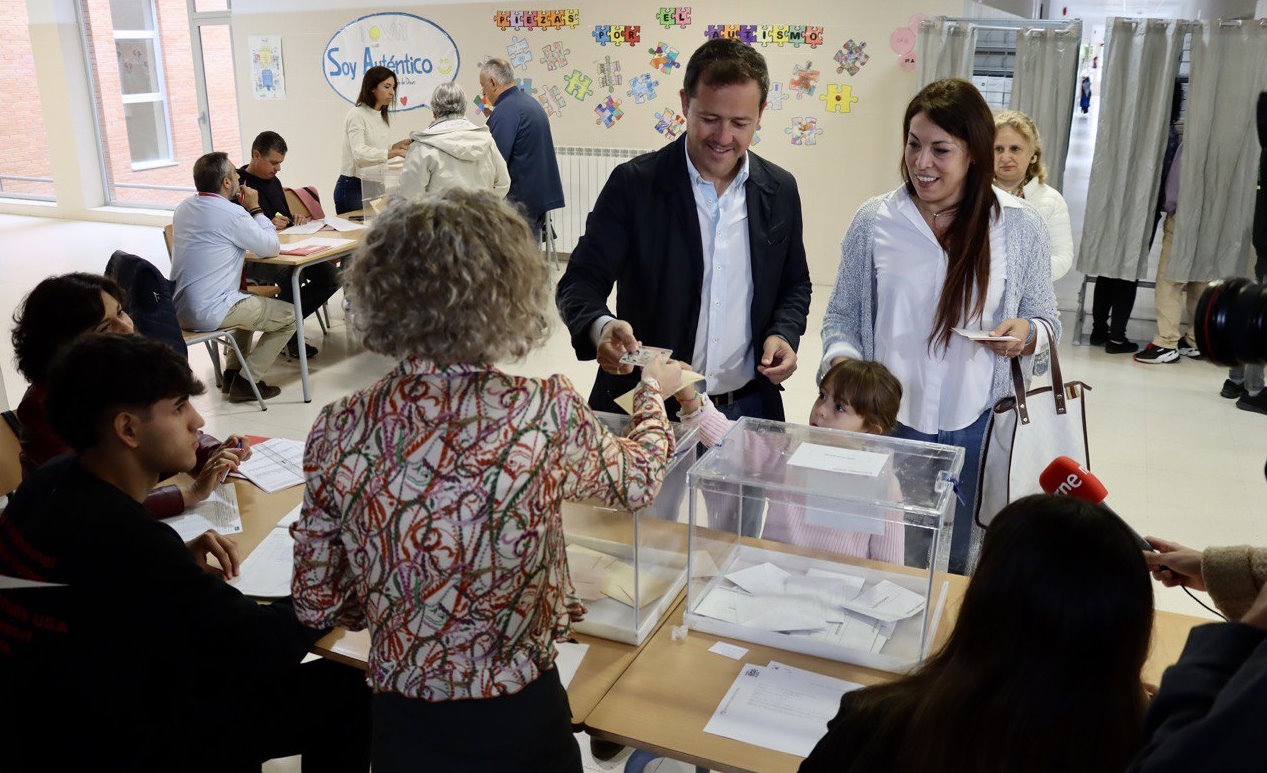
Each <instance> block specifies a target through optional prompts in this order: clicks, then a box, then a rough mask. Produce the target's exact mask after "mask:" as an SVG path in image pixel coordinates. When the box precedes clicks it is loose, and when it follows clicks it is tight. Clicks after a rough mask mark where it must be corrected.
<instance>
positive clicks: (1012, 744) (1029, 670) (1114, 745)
mask: <svg viewBox="0 0 1267 773" xmlns="http://www.w3.org/2000/svg"><path fill="white" fill-rule="evenodd" d="M1071 557H1072V558H1071ZM1071 561H1072V563H1071ZM1152 625H1153V592H1152V588H1151V587H1150V583H1149V580H1148V574H1147V569H1146V566H1145V564H1144V558H1143V556H1142V555H1140V551H1139V548H1138V547H1137V545H1136V543H1135V540H1134V537H1133V536H1132V535H1131V532H1130V530H1129V529H1128V528H1127V526H1126V525H1125V524H1124V523H1122V521H1121V520H1120V519H1119V518H1118V517H1117V516H1115V515H1113V514H1112V513H1111V512H1109V511H1107V510H1105V509H1104V508H1101V507H1099V506H1097V505H1093V504H1091V503H1089V502H1085V501H1082V500H1079V499H1075V498H1073V497H1057V496H1051V495H1048V494H1035V495H1032V496H1028V497H1024V498H1022V499H1019V500H1017V501H1015V502H1013V503H1012V504H1010V505H1008V506H1007V507H1005V508H1004V509H1003V510H1001V511H1000V512H999V514H998V516H997V517H996V518H995V520H994V521H993V522H992V523H991V524H990V528H989V529H988V530H987V531H986V535H985V542H984V545H983V547H982V550H981V562H980V564H979V565H978V567H977V571H976V573H975V574H974V575H973V576H972V579H971V581H970V582H969V583H968V587H967V589H966V590H965V591H964V595H963V602H962V604H961V605H960V608H959V616H958V619H957V620H956V621H955V626H954V630H953V631H951V633H950V638H949V639H948V640H947V641H946V644H945V645H944V646H943V647H942V648H941V649H940V650H939V651H937V652H936V653H935V654H934V655H933V656H932V657H931V658H929V659H928V660H927V661H925V662H924V664H923V665H921V666H920V667H919V668H917V669H916V670H915V672H914V673H913V674H911V675H909V676H906V677H903V678H901V679H898V680H897V681H895V682H890V683H888V684H883V685H878V686H874V687H866V688H863V689H860V690H855V691H853V692H847V693H845V695H844V696H843V697H842V698H841V700H840V710H839V712H838V713H837V714H836V716H835V717H834V718H833V719H832V720H830V721H829V722H828V723H827V734H826V735H825V736H823V738H822V739H821V740H820V741H819V742H818V745H817V746H815V747H814V750H813V751H812V752H810V755H809V757H807V758H806V759H805V761H804V762H803V763H802V764H801V767H800V770H801V773H819V772H820V771H831V772H832V773H840V772H842V771H848V773H870V772H872V771H875V772H876V773H880V771H883V772H884V773H917V772H918V773H923V772H924V771H934V770H935V771H939V773H961V772H962V773H980V771H1014V770H1015V771H1020V770H1023V771H1026V773H1067V771H1075V770H1076V771H1078V772H1079V773H1117V771H1121V770H1122V769H1123V768H1125V767H1126V765H1127V763H1129V761H1130V759H1131V757H1132V756H1133V755H1134V754H1135V752H1136V750H1137V749H1138V748H1139V744H1140V742H1141V740H1142V728H1143V718H1144V710H1145V708H1146V707H1147V698H1146V696H1145V693H1144V688H1143V685H1142V683H1141V682H1140V671H1141V669H1142V668H1143V666H1144V660H1145V659H1146V658H1147V657H1148V649H1149V637H1150V636H1151V634H1152Z"/></svg>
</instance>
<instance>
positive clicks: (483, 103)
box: [471, 94, 501, 120]
mask: <svg viewBox="0 0 1267 773" xmlns="http://www.w3.org/2000/svg"><path fill="white" fill-rule="evenodd" d="M471 101H472V102H474V103H475V109H476V110H478V111H480V113H481V114H483V115H488V114H489V113H491V112H493V103H492V102H489V101H488V100H487V99H484V95H483V94H476V95H475V99H472V100H471ZM498 120H501V119H500V118H499V119H498Z"/></svg>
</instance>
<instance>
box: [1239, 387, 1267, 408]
mask: <svg viewBox="0 0 1267 773" xmlns="http://www.w3.org/2000/svg"><path fill="white" fill-rule="evenodd" d="M1236 407H1237V408H1240V409H1241V410H1242V411H1253V412H1254V413H1267V389H1264V390H1263V391H1261V392H1259V393H1258V394H1256V395H1248V394H1247V395H1245V396H1244V397H1242V398H1241V399H1239V400H1237V401H1236Z"/></svg>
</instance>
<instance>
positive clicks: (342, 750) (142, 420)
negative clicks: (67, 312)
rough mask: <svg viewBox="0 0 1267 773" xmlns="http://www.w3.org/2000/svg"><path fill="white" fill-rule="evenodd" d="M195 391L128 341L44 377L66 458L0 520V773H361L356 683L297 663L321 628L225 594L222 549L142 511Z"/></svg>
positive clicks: (179, 372) (213, 537)
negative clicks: (282, 759) (268, 768)
mask: <svg viewBox="0 0 1267 773" xmlns="http://www.w3.org/2000/svg"><path fill="white" fill-rule="evenodd" d="M202 392H203V386H202V384H201V383H200V382H199V381H198V380H197V379H195V378H194V376H193V374H192V373H191V372H190V370H189V366H188V364H187V363H186V362H185V360H184V359H183V358H182V357H180V356H179V355H177V354H175V353H174V352H172V351H171V350H170V349H168V348H167V347H165V346H163V345H162V344H160V343H156V342H153V341H150V340H148V339H145V338H142V337H141V336H124V335H113V334H97V335H92V336H89V337H87V338H84V339H82V340H80V341H79V342H77V343H75V344H74V345H73V346H71V347H70V349H69V350H68V351H67V352H66V353H65V354H64V355H63V356H62V357H61V358H60V359H59V360H58V362H57V363H56V364H55V365H54V366H53V368H52V370H51V372H50V375H49V382H48V402H47V407H48V413H49V418H50V420H51V422H52V424H53V426H54V427H55V429H56V430H57V432H58V434H59V436H60V437H62V438H63V439H64V440H66V441H67V442H68V443H69V445H70V446H71V447H72V448H74V449H75V451H76V454H74V455H69V456H65V457H61V458H59V459H55V460H53V461H51V462H49V463H48V464H46V465H45V466H43V467H42V468H40V469H39V470H37V471H36V472H35V473H34V474H33V475H31V476H29V477H27V478H26V480H25V481H23V483H22V485H21V487H19V488H18V490H17V491H16V492H15V493H14V495H13V497H12V498H11V500H10V502H9V506H8V508H7V509H6V510H5V512H4V513H3V514H0V696H3V697H2V698H0V768H2V769H3V770H5V771H28V770H39V771H61V770H76V771H77V770H95V769H102V770H104V769H110V770H128V771H174V770H181V771H203V770H208V771H209V770H216V771H247V770H251V771H258V770H259V765H260V762H261V761H263V760H266V759H270V758H273V757H279V756H287V755H292V754H299V753H303V754H304V755H305V759H304V767H303V769H304V770H305V771H309V772H310V773H311V772H312V771H323V770H329V771H358V770H359V771H365V770H368V769H369V691H368V688H367V687H366V686H365V680H364V676H363V674H362V673H361V672H359V671H358V670H356V669H352V668H348V667H345V666H342V665H339V664H336V663H333V662H330V661H325V660H318V661H313V662H311V663H308V664H305V665H300V661H301V660H302V659H303V657H304V655H305V654H306V653H307V651H308V649H309V647H311V645H312V644H313V642H315V641H316V640H317V639H318V638H319V637H320V636H321V635H322V633H323V632H322V631H314V630H311V629H308V628H305V627H304V626H302V625H301V624H300V623H299V621H298V620H297V619H296V617H295V612H294V609H293V608H292V606H291V604H290V602H289V599H287V600H284V601H280V602H277V603H274V604H271V605H261V604H257V603H255V602H254V601H252V600H250V599H248V598H246V597H245V596H243V595H242V594H241V593H239V592H238V591H237V590H236V589H235V588H233V587H232V586H230V585H228V584H226V583H225V581H224V578H225V577H226V576H232V575H233V574H236V572H237V567H238V557H237V554H236V548H234V547H233V543H232V542H230V541H229V540H227V539H226V538H224V537H221V536H220V535H217V534H215V533H213V532H207V533H205V534H203V535H202V536H201V537H199V538H198V539H196V540H194V541H193V542H191V543H189V544H188V545H186V544H185V543H183V542H181V540H180V538H179V537H178V536H177V535H176V532H175V531H173V530H172V529H171V527H169V526H167V525H166V524H164V523H163V522H161V521H157V520H155V519H154V518H153V517H152V516H151V515H150V514H149V513H148V512H147V511H146V510H145V508H144V507H143V506H142V505H141V502H142V500H144V498H145V495H146V494H147V493H148V492H149V490H150V489H151V488H153V486H154V484H155V483H156V482H157V480H158V475H159V471H160V470H179V469H189V468H191V467H192V466H193V463H194V457H195V450H196V444H197V431H198V428H199V427H201V426H202V425H203V420H202V417H201V416H199V415H198V412H197V410H195V409H194V407H193V406H192V405H191V404H190V402H189V397H190V396H191V395H198V394H201V393H202ZM208 556H215V557H216V559H217V562H218V563H219V564H220V565H221V566H223V567H225V569H223V570H222V569H219V568H215V567H212V566H209V565H208V562H207V557H208Z"/></svg>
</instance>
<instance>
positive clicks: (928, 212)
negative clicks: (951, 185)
mask: <svg viewBox="0 0 1267 773" xmlns="http://www.w3.org/2000/svg"><path fill="white" fill-rule="evenodd" d="M957 209H959V205H958V204H955V205H953V206H950V207H946V208H945V209H943V210H942V211H940V212H933V211H931V210H925V209H923V208H922V207H921V208H920V211H921V212H923V213H924V214H925V215H927V216H928V217H931V218H932V219H933V223H934V224H936V223H937V218H939V217H941V216H943V215H953V214H954V213H955V210H957Z"/></svg>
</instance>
